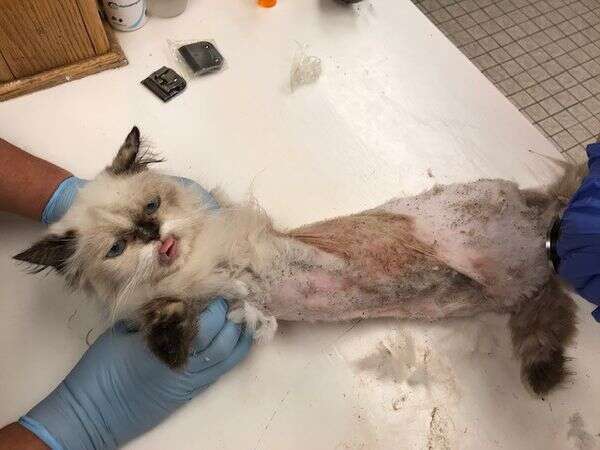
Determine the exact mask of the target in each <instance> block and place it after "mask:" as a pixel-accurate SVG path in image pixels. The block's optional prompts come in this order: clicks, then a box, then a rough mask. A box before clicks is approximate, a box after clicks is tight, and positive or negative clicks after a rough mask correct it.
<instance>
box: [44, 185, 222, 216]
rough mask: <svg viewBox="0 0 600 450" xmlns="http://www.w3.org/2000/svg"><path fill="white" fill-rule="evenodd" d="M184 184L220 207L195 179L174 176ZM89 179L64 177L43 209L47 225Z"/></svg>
mask: <svg viewBox="0 0 600 450" xmlns="http://www.w3.org/2000/svg"><path fill="white" fill-rule="evenodd" d="M173 178H174V179H175V180H177V181H178V182H179V183H181V184H182V185H183V186H185V187H188V188H190V189H192V190H193V191H194V192H196V194H197V195H198V197H200V198H201V199H202V201H203V203H204V204H205V205H206V207H207V209H217V208H218V207H219V205H218V203H217V202H216V200H215V199H214V198H213V196H212V195H210V193H209V192H208V191H207V190H206V189H204V188H203V187H202V186H200V185H199V184H198V183H196V182H195V181H192V180H190V179H188V178H183V177H173ZM86 183H87V180H83V179H81V178H77V177H69V178H66V179H64V180H63V181H62V182H61V183H60V184H59V185H58V187H57V188H56V190H55V191H54V193H53V194H52V196H51V197H50V200H48V203H46V206H45V207H44V211H42V222H44V223H45V224H46V225H49V224H51V223H54V222H57V221H58V220H60V218H61V217H62V216H63V215H64V214H65V213H66V212H67V210H68V209H69V208H70V207H71V205H72V204H73V201H74V200H75V196H76V195H77V192H78V191H79V189H81V188H82V187H83V186H85V184H86Z"/></svg>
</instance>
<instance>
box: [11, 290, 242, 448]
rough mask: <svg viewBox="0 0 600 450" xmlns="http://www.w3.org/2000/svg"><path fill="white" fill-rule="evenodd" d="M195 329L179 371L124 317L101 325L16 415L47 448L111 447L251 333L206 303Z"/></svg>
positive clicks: (186, 392)
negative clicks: (49, 388)
mask: <svg viewBox="0 0 600 450" xmlns="http://www.w3.org/2000/svg"><path fill="white" fill-rule="evenodd" d="M198 325H199V330H200V333H199V335H198V337H197V338H196V342H195V345H194V351H193V352H192V355H191V356H190V358H189V360H188V364H187V366H186V367H185V369H184V370H182V371H179V372H176V371H173V370H171V369H170V368H169V367H167V366H166V365H165V364H163V363H162V362H161V361H160V360H158V359H157V358H156V357H155V356H154V355H153V354H152V353H151V352H150V350H148V348H147V345H146V343H145V341H144V337H143V334H142V333H139V332H136V331H132V330H129V329H128V328H127V325H126V323H125V322H119V323H117V324H116V325H115V326H114V327H113V328H111V329H109V330H107V331H106V332H105V333H104V334H103V335H102V336H100V337H99V338H98V340H97V341H96V342H95V343H94V344H93V345H92V346H91V347H90V348H89V349H88V351H87V352H86V353H85V355H84V356H83V358H82V359H81V361H79V363H78V364H77V365H76V366H75V368H74V369H73V370H72V371H71V373H70V374H69V375H68V376H67V378H65V380H64V381H63V382H62V383H61V384H60V385H59V386H58V387H57V388H56V389H55V390H54V391H53V392H52V393H51V394H50V395H49V396H48V397H47V398H45V399H44V400H42V402H40V403H39V404H38V405H37V406H35V407H34V408H33V409H32V410H31V411H29V412H28V413H27V415H25V416H24V417H22V418H21V419H20V420H19V423H21V425H23V426H24V427H26V428H27V429H29V430H30V431H31V432H33V433H34V434H35V435H36V436H38V437H39V438H40V439H41V440H42V441H44V442H45V443H46V444H47V445H48V446H49V447H50V448H51V449H53V450H57V449H61V450H99V449H115V448H117V447H120V446H122V445H124V444H125V443H126V442H128V441H130V440H131V439H133V438H135V437H137V436H139V435H141V434H143V433H144V432H146V431H148V430H149V429H151V428H153V427H154V426H156V425H157V424H158V423H160V422H161V421H163V420H164V419H165V418H166V417H168V416H169V415H170V414H171V413H172V412H174V411H175V410H176V409H177V408H179V407H180V406H182V405H184V404H186V403H187V402H188V401H189V400H190V399H191V398H192V397H194V396H195V395H196V394H198V393H199V392H201V391H202V390H204V389H206V388H207V387H208V386H209V385H210V384H212V383H214V382H215V381H216V380H217V379H218V378H219V377H220V376H221V375H223V374H224V373H225V372H227V371H228V370H229V369H231V368H232V367H233V366H234V365H235V364H237V363H238V362H239V361H240V360H241V359H242V358H243V357H244V356H245V355H246V354H247V353H248V350H249V348H250V343H251V337H250V336H249V335H248V334H246V333H244V332H242V331H241V330H240V328H239V327H238V326H237V325H235V324H234V323H232V322H230V321H228V320H227V303H226V302H225V301H224V300H222V299H220V300H218V301H215V302H213V303H212V304H211V305H210V306H209V307H208V309H206V310H205V311H204V312H203V313H202V314H200V316H199V318H198Z"/></svg>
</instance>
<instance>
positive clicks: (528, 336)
mask: <svg viewBox="0 0 600 450" xmlns="http://www.w3.org/2000/svg"><path fill="white" fill-rule="evenodd" d="M509 325H510V329H511V333H512V341H513V345H514V348H515V352H516V354H517V356H518V357H519V358H520V360H521V374H522V376H523V378H524V380H525V381H526V382H527V383H528V384H529V385H530V386H531V388H532V389H533V391H534V392H535V393H536V394H538V395H543V394H546V393H547V392H548V391H550V390H551V389H553V388H555V387H557V386H558V385H560V384H561V383H562V382H563V381H564V380H565V379H566V378H567V377H568V376H569V374H570V372H569V370H568V368H567V357H566V356H565V347H566V346H567V345H568V344H569V342H570V341H571V339H572V338H573V336H574V334H575V331H576V316H575V302H574V301H573V299H572V298H571V297H570V296H569V295H567V293H566V292H565V291H564V290H563V289H562V287H561V285H560V283H559V282H558V280H557V279H555V278H552V279H551V280H550V281H549V282H548V283H547V284H546V286H545V287H544V288H543V289H542V291H541V292H540V293H539V294H538V296H537V297H535V298H533V299H531V300H528V301H525V302H523V303H521V305H520V306H519V309H518V310H516V311H514V312H513V314H512V316H511V318H510V321H509Z"/></svg>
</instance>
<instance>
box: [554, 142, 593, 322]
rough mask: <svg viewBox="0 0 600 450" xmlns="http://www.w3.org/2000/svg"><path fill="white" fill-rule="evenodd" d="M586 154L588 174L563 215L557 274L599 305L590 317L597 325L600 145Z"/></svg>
mask: <svg viewBox="0 0 600 450" xmlns="http://www.w3.org/2000/svg"><path fill="white" fill-rule="evenodd" d="M586 151H587V154H588V160H589V161H588V166H589V174H588V175H587V176H586V177H585V178H584V180H583V182H582V184H581V187H580V188H579V189H578V190H577V192H576V193H575V195H574V196H573V197H572V198H571V201H570V202H569V205H568V206H567V208H566V209H565V211H564V213H563V216H562V219H561V222H560V236H559V238H558V241H557V243H556V252H557V254H558V256H559V258H560V263H559V266H558V274H559V275H560V276H561V277H562V278H564V279H565V280H566V281H568V282H569V283H570V284H571V285H572V286H573V287H574V288H575V290H576V291H577V293H578V294H579V295H581V296H582V297H583V298H585V299H586V300H589V301H590V302H592V303H594V304H596V305H598V308H596V309H595V310H594V311H593V312H592V315H593V316H594V318H595V319H596V320H597V321H598V322H600V143H596V144H590V145H588V146H587V148H586Z"/></svg>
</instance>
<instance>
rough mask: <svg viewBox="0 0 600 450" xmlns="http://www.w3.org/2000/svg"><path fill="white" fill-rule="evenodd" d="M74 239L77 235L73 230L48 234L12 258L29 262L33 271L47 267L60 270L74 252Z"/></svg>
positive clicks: (39, 270) (75, 239)
mask: <svg viewBox="0 0 600 450" xmlns="http://www.w3.org/2000/svg"><path fill="white" fill-rule="evenodd" d="M76 241H77V235H76V233H75V232H74V231H68V232H66V233H65V234H63V235H57V234H50V235H48V236H46V237H45V238H44V239H42V240H41V241H39V242H36V243H35V244H33V245H32V246H31V247H30V248H28V249H27V250H25V251H24V252H21V253H19V254H18V255H15V256H13V258H14V259H16V260H18V261H24V262H26V263H29V264H31V265H32V269H31V271H32V272H33V273H37V272H41V271H42V270H44V269H46V268H48V267H52V268H54V269H56V270H57V271H58V272H62V271H63V269H64V268H65V266H66V264H67V261H68V260H69V258H70V257H71V256H73V253H75V248H76Z"/></svg>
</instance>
